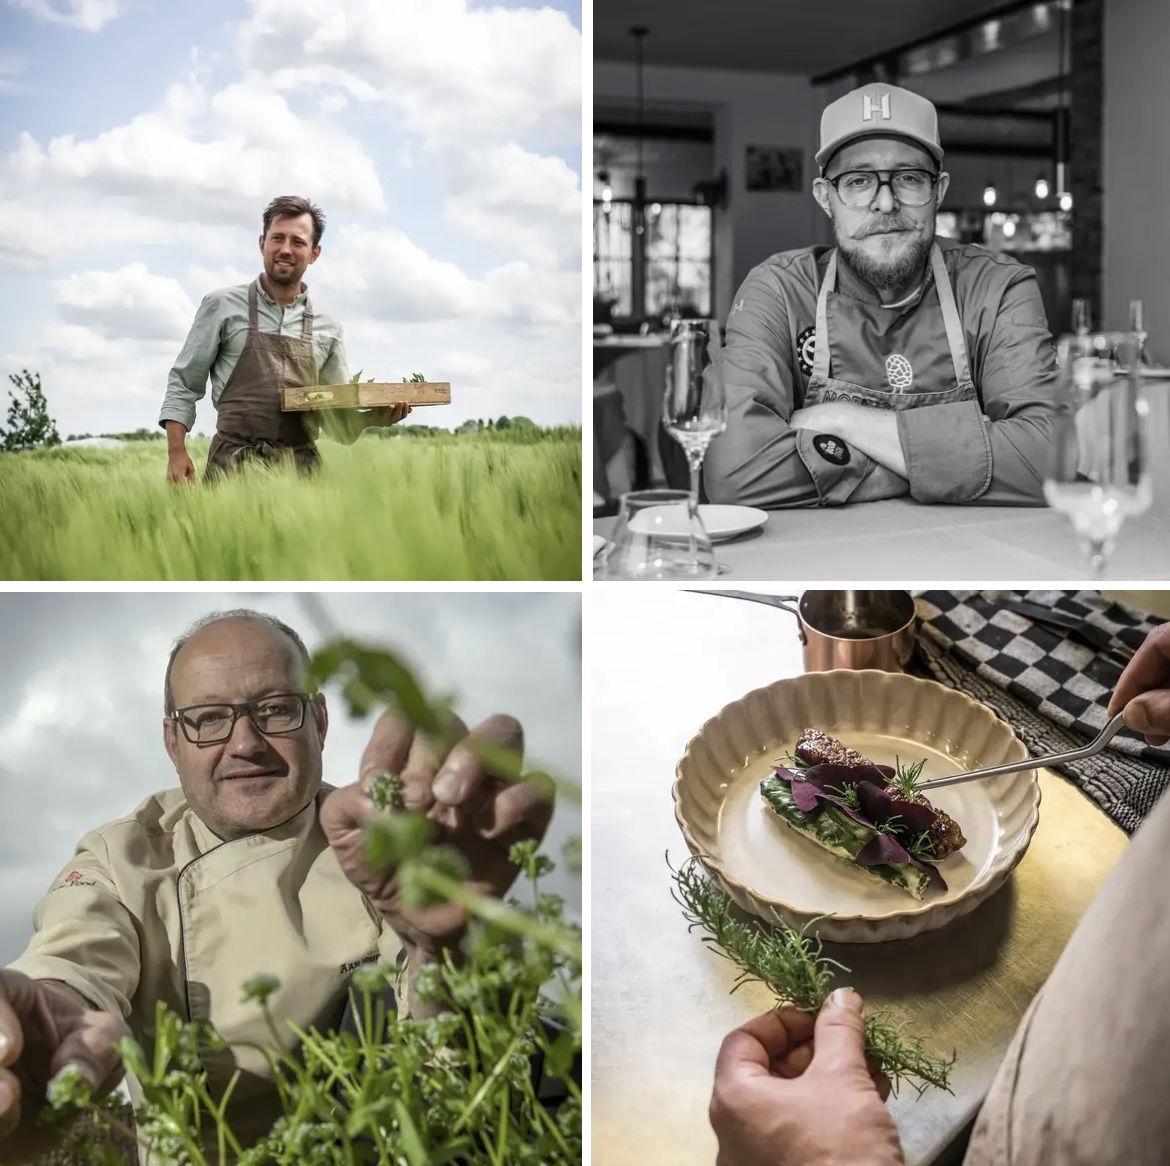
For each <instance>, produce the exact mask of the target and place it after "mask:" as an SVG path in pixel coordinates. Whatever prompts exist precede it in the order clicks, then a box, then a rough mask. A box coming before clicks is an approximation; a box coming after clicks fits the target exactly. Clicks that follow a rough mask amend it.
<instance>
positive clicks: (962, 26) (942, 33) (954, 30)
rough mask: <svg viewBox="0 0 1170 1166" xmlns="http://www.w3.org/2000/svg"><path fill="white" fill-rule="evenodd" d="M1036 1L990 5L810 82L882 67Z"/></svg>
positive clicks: (822, 82)
mask: <svg viewBox="0 0 1170 1166" xmlns="http://www.w3.org/2000/svg"><path fill="white" fill-rule="evenodd" d="M1033 3H1034V0H1011V3H1010V4H1001V5H1000V6H999V7H998V8H990V9H988V10H987V11H986V12H984V13H982V14H981V15H979V16H972V17H968V18H967V19H966V20H962V21H960V22H959V23H958V24H952V25H950V26H948V27H947V28H940V29H938V31H937V32H932V33H929V34H928V35H926V36H920V37H919V38H918V39H917V40H912V41H907V42H906V43H905V44H902V45H893V46H891V47H890V48H888V49H886V50H885V51H884V52H880V53H874V55H873V56H871V57H865V58H864V59H862V60H860V61H854V62H853V64H851V65H844V66H842V67H841V68H839V69H833V70H832V71H831V72H828V73H822V74H821V75H820V76H819V77H814V78H813V79H812V81H811V82H810V83H811V84H813V85H830V84H832V83H833V82H834V81H839V80H841V78H842V77H849V76H851V75H852V74H854V73H860V72H863V71H864V70H867V69H878V68H882V67H884V66H887V65H889V64H890V63H892V62H893V61H894V60H895V59H896V58H897V57H900V56H902V54H903V53H908V52H912V51H913V50H914V49H920V48H922V47H923V46H925V45H929V44H933V43H934V42H935V41H937V40H944V39H946V38H947V37H949V36H958V35H959V34H961V33H964V32H970V31H971V29H973V28H978V27H979V26H980V25H981V24H986V23H987V21H989V20H999V19H1001V18H1002V17H1005V16H1011V15H1012V14H1013V13H1016V12H1021V11H1023V9H1025V8H1031V7H1032V5H1033Z"/></svg>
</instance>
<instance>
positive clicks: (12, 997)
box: [0, 968, 130, 1162]
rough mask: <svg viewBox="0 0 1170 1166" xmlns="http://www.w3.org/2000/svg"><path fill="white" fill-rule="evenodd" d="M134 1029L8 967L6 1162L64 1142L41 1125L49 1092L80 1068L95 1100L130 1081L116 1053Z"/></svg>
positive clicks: (4, 992) (0, 1156) (1, 1105)
mask: <svg viewBox="0 0 1170 1166" xmlns="http://www.w3.org/2000/svg"><path fill="white" fill-rule="evenodd" d="M129 1035H130V1030H129V1029H128V1028H127V1027H126V1025H125V1023H124V1022H123V1020H122V1018H121V1017H120V1016H116V1015H115V1014H113V1013H111V1012H96V1011H94V1010H93V1009H91V1008H89V1007H88V1005H86V1004H85V1003H84V1002H82V1000H81V999H80V998H79V997H78V996H77V995H76V994H75V993H73V992H72V991H71V989H69V988H67V987H65V986H64V985H63V984H56V983H53V982H51V981H45V980H31V979H29V977H28V976H25V975H22V974H21V973H20V972H16V971H12V970H9V969H4V968H0V1161H5V1162H9V1161H19V1160H21V1159H23V1158H26V1157H28V1156H31V1155H34V1154H36V1153H39V1152H40V1151H41V1149H42V1147H45V1146H49V1145H52V1144H53V1142H54V1141H55V1140H56V1137H57V1136H59V1131H58V1133H57V1134H56V1135H55V1134H54V1133H53V1132H52V1131H49V1130H46V1129H45V1128H44V1127H41V1126H38V1124H37V1121H36V1119H37V1114H38V1113H39V1111H40V1109H41V1107H42V1105H43V1104H44V1097H45V1087H46V1086H47V1085H48V1083H49V1081H50V1080H51V1079H52V1078H53V1077H54V1076H55V1075H56V1074H57V1072H58V1071H59V1070H61V1069H63V1068H64V1067H65V1066H66V1065H70V1064H74V1065H77V1066H78V1067H79V1068H80V1069H81V1072H82V1073H83V1075H84V1076H85V1078H86V1079H87V1080H88V1081H89V1083H90V1085H91V1086H92V1087H93V1091H94V1094H95V1095H97V1094H100V1093H102V1092H105V1091H108V1090H109V1089H112V1088H113V1087H114V1086H115V1085H116V1084H117V1083H118V1081H119V1080H121V1077H122V1065H121V1061H120V1060H119V1058H118V1054H117V1052H116V1050H115V1048H114V1046H115V1045H116V1044H117V1042H118V1041H119V1040H121V1039H122V1038H123V1037H124V1036H129Z"/></svg>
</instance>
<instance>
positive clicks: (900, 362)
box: [886, 352, 914, 392]
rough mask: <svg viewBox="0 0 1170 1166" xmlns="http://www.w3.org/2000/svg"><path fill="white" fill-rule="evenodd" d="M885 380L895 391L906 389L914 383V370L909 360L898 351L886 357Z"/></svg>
mask: <svg viewBox="0 0 1170 1166" xmlns="http://www.w3.org/2000/svg"><path fill="white" fill-rule="evenodd" d="M886 380H888V381H889V382H890V388H891V389H894V390H895V391H897V392H902V391H904V390H905V389H908V388H909V387H910V386H911V385H912V384H913V383H914V370H913V369H912V368H911V367H910V362H909V361H908V360H907V359H906V358H905V357H904V356H900V355H899V354H898V353H896V352H894V353H891V354H890V355H889V356H887V357H886Z"/></svg>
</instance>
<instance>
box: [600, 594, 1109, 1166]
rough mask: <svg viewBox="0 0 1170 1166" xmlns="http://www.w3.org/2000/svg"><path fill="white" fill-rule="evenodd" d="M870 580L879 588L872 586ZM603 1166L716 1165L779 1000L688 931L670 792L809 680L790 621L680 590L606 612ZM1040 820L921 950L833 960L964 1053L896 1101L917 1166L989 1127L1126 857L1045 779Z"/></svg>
mask: <svg viewBox="0 0 1170 1166" xmlns="http://www.w3.org/2000/svg"><path fill="white" fill-rule="evenodd" d="M867 578H868V576H867ZM590 618H591V625H592V626H591V631H590V636H589V642H590V645H591V648H590V651H591V662H592V677H591V687H592V712H591V726H592V741H591V752H592V759H591V765H590V804H591V807H592V815H591V831H590V834H591V853H590V872H591V873H590V886H591V895H592V903H593V908H592V912H591V919H590V941H589V947H590V952H591V979H590V993H591V1016H592V1027H591V1036H590V1049H591V1051H590V1057H591V1066H592V1099H591V1129H592V1135H591V1136H592V1147H593V1150H592V1162H593V1163H594V1164H595V1166H714V1161H715V1149H716V1146H715V1138H714V1135H713V1133H712V1132H711V1129H710V1126H709V1124H708V1121H707V1104H708V1101H709V1100H710V1095H711V1084H712V1078H713V1069H714V1064H715V1054H716V1052H717V1050H718V1048H719V1044H720V1041H721V1040H722V1039H723V1037H724V1036H725V1035H726V1034H727V1033H728V1032H730V1031H731V1030H732V1029H733V1028H736V1027H737V1026H738V1025H740V1024H743V1023H744V1022H745V1021H746V1020H748V1019H749V1018H751V1017H752V1016H755V1015H757V1014H759V1013H761V1012H765V1011H767V1010H768V1009H769V1008H770V1007H771V1006H772V1004H773V1003H774V1001H773V999H772V997H771V996H770V994H769V993H768V992H767V990H765V989H764V988H762V987H761V986H759V985H758V984H757V985H749V986H746V987H744V988H741V989H740V990H739V991H737V992H736V993H735V995H734V996H733V995H731V994H730V993H731V988H732V986H733V981H734V977H735V969H734V967H733V965H732V964H730V963H729V962H728V961H726V960H724V959H721V958H720V957H718V956H717V955H715V954H713V953H711V952H709V951H708V950H707V949H706V948H705V947H704V945H703V944H702V943H701V942H700V941H699V938H698V937H697V936H696V935H692V934H690V933H688V931H687V925H686V922H685V921H684V920H683V918H682V915H681V913H680V909H679V907H678V906H677V905H676V904H675V903H674V902H673V901H672V899H671V897H670V890H671V882H670V878H669V873H668V871H667V868H666V861H665V858H664V855H665V853H666V852H667V851H669V855H670V858H671V861H672V863H673V865H675V866H677V865H678V863H679V862H680V861H681V860H682V859H684V858H686V857H687V856H688V851H687V848H686V844H685V843H684V841H683V838H682V835H681V833H680V832H679V829H678V825H677V823H676V822H675V819H674V805H673V801H672V798H671V783H672V782H673V780H674V768H675V764H676V762H677V761H678V759H679V757H680V756H681V755H682V752H683V750H684V748H685V747H686V744H687V741H688V740H689V739H690V738H691V737H692V736H693V735H694V734H695V733H696V732H698V730H699V728H700V727H701V726H702V724H703V722H704V721H706V720H707V719H708V718H709V717H712V716H714V715H715V714H716V713H717V712H718V711H719V710H720V709H721V708H722V707H723V706H724V705H725V704H727V703H728V702H729V701H732V700H735V699H737V698H739V697H740V696H742V695H744V694H745V693H747V692H748V691H750V690H751V689H754V688H759V687H762V686H764V685H768V684H771V683H772V682H774V681H776V680H778V679H781V678H783V677H788V676H796V675H799V674H800V673H801V672H802V671H803V669H802V665H801V656H800V645H799V642H798V640H797V636H796V630H795V626H794V623H793V621H792V620H791V618H790V617H788V616H786V615H785V614H784V613H782V612H777V611H776V610H774V609H770V608H766V607H762V606H760V605H759V604H754V603H743V602H735V601H733V600H729V599H714V598H711V597H708V596H702V595H692V594H689V593H686V592H682V591H677V590H667V589H664V588H654V589H649V588H646V589H642V588H629V587H627V588H622V589H620V590H618V589H609V588H603V589H598V590H595V591H594V593H593V599H592V603H591V613H590ZM1040 787H1041V791H1042V802H1041V807H1040V822H1039V826H1038V827H1037V830H1036V833H1035V836H1034V837H1033V839H1032V842H1031V845H1030V846H1029V847H1028V851H1027V853H1026V854H1025V856H1024V858H1023V860H1022V862H1021V863H1020V865H1019V866H1018V867H1017V868H1016V870H1015V871H1014V872H1013V873H1012V875H1011V876H1010V878H1009V879H1008V882H1007V883H1006V885H1005V886H1004V887H1003V888H1002V889H1001V890H1000V891H998V892H996V894H994V895H993V896H991V898H990V899H988V900H987V901H986V902H984V903H983V904H981V905H980V906H979V907H977V908H976V909H975V910H974V911H973V912H972V913H971V914H970V915H968V916H966V917H964V918H962V919H959V920H956V921H955V922H954V923H951V924H950V925H948V926H946V927H944V928H942V929H940V930H938V931H935V932H929V933H927V934H924V935H919V936H915V937H914V938H912V939H908V940H900V941H896V942H891V943H883V944H826V946H825V954H826V955H830V956H831V957H832V958H834V959H837V960H840V961H841V962H842V963H843V964H845V965H846V966H847V967H849V968H850V969H852V970H851V972H850V973H849V974H848V976H846V977H845V978H844V979H842V980H838V981H837V983H845V984H849V985H851V986H853V987H855V988H856V989H857V990H858V991H859V992H861V994H862V995H863V997H864V998H865V1000H866V1002H867V1005H869V1006H879V1005H885V1006H888V1007H889V1008H890V1009H891V1010H892V1012H893V1019H894V1020H895V1022H900V1021H905V1022H906V1024H907V1026H908V1031H909V1032H910V1033H912V1034H914V1035H917V1036H919V1037H921V1038H922V1040H923V1042H924V1045H925V1046H926V1047H927V1048H928V1049H929V1050H931V1051H933V1052H935V1053H940V1054H942V1055H949V1054H950V1052H951V1051H952V1050H954V1051H955V1052H956V1053H957V1061H956V1063H955V1066H954V1068H953V1070H952V1074H951V1085H952V1089H953V1091H954V1092H953V1094H950V1093H946V1092H943V1091H941V1090H937V1089H930V1090H928V1091H927V1092H926V1093H925V1094H924V1095H923V1096H922V1098H921V1099H918V1098H917V1097H916V1094H915V1092H914V1090H913V1089H912V1088H909V1087H907V1088H905V1089H903V1090H902V1092H901V1094H900V1096H899V1097H897V1098H891V1099H890V1102H889V1107H890V1112H891V1114H892V1116H893V1118H894V1121H895V1122H896V1123H897V1126H898V1130H899V1133H900V1136H901V1139H902V1144H903V1146H904V1147H905V1152H906V1161H907V1166H927V1164H931V1166H934V1164H935V1163H939V1162H941V1161H942V1160H943V1159H942V1157H941V1155H943V1154H944V1153H945V1147H946V1146H947V1145H949V1144H951V1143H953V1141H954V1139H955V1138H956V1136H957V1135H959V1134H960V1133H961V1132H962V1131H963V1130H964V1129H965V1127H966V1126H967V1124H968V1122H969V1120H970V1118H971V1117H972V1115H973V1114H974V1113H975V1112H976V1111H977V1109H978V1107H979V1105H980V1104H981V1103H982V1099H983V1097H984V1096H985V1094H986V1091H987V1089H988V1088H989V1086H990V1084H991V1081H992V1079H993V1077H994V1075H995V1072H996V1069H997V1066H998V1064H999V1062H1000V1060H1001V1058H1002V1056H1003V1054H1004V1052H1005V1050H1006V1049H1007V1046H1008V1044H1009V1042H1010V1040H1011V1037H1012V1034H1013V1033H1014V1031H1015V1028H1016V1025H1017V1023H1018V1022H1019V1019H1020V1018H1021V1016H1022V1015H1023V1013H1024V1011H1025V1010H1026V1008H1027V1006H1028V1004H1029V1002H1030V1001H1031V999H1032V997H1033V996H1034V995H1035V993H1036V992H1037V990H1038V989H1039V988H1040V986H1041V985H1042V984H1043V982H1044V980H1045V979H1046V978H1047V976H1048V974H1049V972H1050V971H1051V969H1052V966H1053V964H1054V963H1055V961H1056V959H1057V957H1058V956H1059V954H1060V952H1061V950H1062V949H1063V948H1064V946H1065V943H1066V942H1067V940H1068V938H1069V936H1070V935H1071V934H1072V932H1073V930H1074V928H1075V927H1076V924H1077V922H1078V920H1079V919H1080V918H1081V915H1082V914H1083V913H1084V911H1085V909H1086V908H1087V907H1088V905H1089V903H1090V901H1091V900H1092V899H1093V897H1094V895H1095V894H1096V892H1097V890H1098V888H1099V887H1100V886H1101V884H1102V882H1103V881H1104V879H1105V877H1106V875H1107V874H1108V872H1109V871H1110V870H1111V869H1112V867H1113V866H1114V864H1115V863H1116V862H1117V860H1118V858H1119V857H1120V856H1121V854H1122V852H1123V851H1124V849H1125V845H1126V837H1125V834H1124V833H1123V832H1122V831H1121V830H1120V829H1119V828H1118V827H1117V826H1115V825H1114V824H1113V823H1112V822H1111V821H1110V819H1109V818H1108V817H1106V815H1105V814H1104V813H1103V812H1102V811H1101V810H1100V809H1099V808H1098V807H1097V806H1096V804H1095V803H1094V802H1092V801H1091V800H1090V799H1089V798H1087V797H1086V796H1085V795H1084V794H1082V793H1081V792H1080V791H1079V790H1078V789H1076V788H1075V787H1074V786H1073V785H1071V784H1070V783H1068V782H1066V781H1065V780H1064V779H1062V778H1061V777H1059V776H1058V775H1056V774H1054V773H1051V772H1048V771H1041V773H1040Z"/></svg>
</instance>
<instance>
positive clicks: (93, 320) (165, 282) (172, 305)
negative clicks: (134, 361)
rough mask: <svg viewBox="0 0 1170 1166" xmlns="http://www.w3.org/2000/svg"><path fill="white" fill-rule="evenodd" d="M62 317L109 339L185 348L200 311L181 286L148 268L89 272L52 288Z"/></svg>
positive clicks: (138, 265)
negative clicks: (157, 341)
mask: <svg viewBox="0 0 1170 1166" xmlns="http://www.w3.org/2000/svg"><path fill="white" fill-rule="evenodd" d="M52 288H53V292H54V294H55V296H56V300H57V306H58V308H59V309H60V312H61V317H62V319H63V320H65V321H66V322H67V323H72V324H82V325H85V326H87V327H89V328H92V329H93V330H94V331H95V332H97V333H99V334H100V335H102V336H105V337H107V338H110V339H113V338H119V339H124V340H166V341H172V342H174V343H176V344H179V343H181V342H182V340H183V337H184V336H186V334H187V331H188V329H189V328H190V327H191V319H192V317H193V316H194V314H195V307H196V305H195V304H194V303H192V301H191V299H190V297H189V296H188V295H187V293H186V292H185V291H184V290H183V289H182V287H181V286H180V285H179V283H178V281H177V280H174V279H170V278H168V277H166V276H161V275H153V274H152V273H151V272H149V271H147V269H146V265H145V264H144V263H131V264H130V265H129V266H128V267H123V268H120V269H119V270H117V271H86V272H78V273H77V274H76V275H70V276H69V277H67V278H66V279H58V280H54V281H53V282H52Z"/></svg>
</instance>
